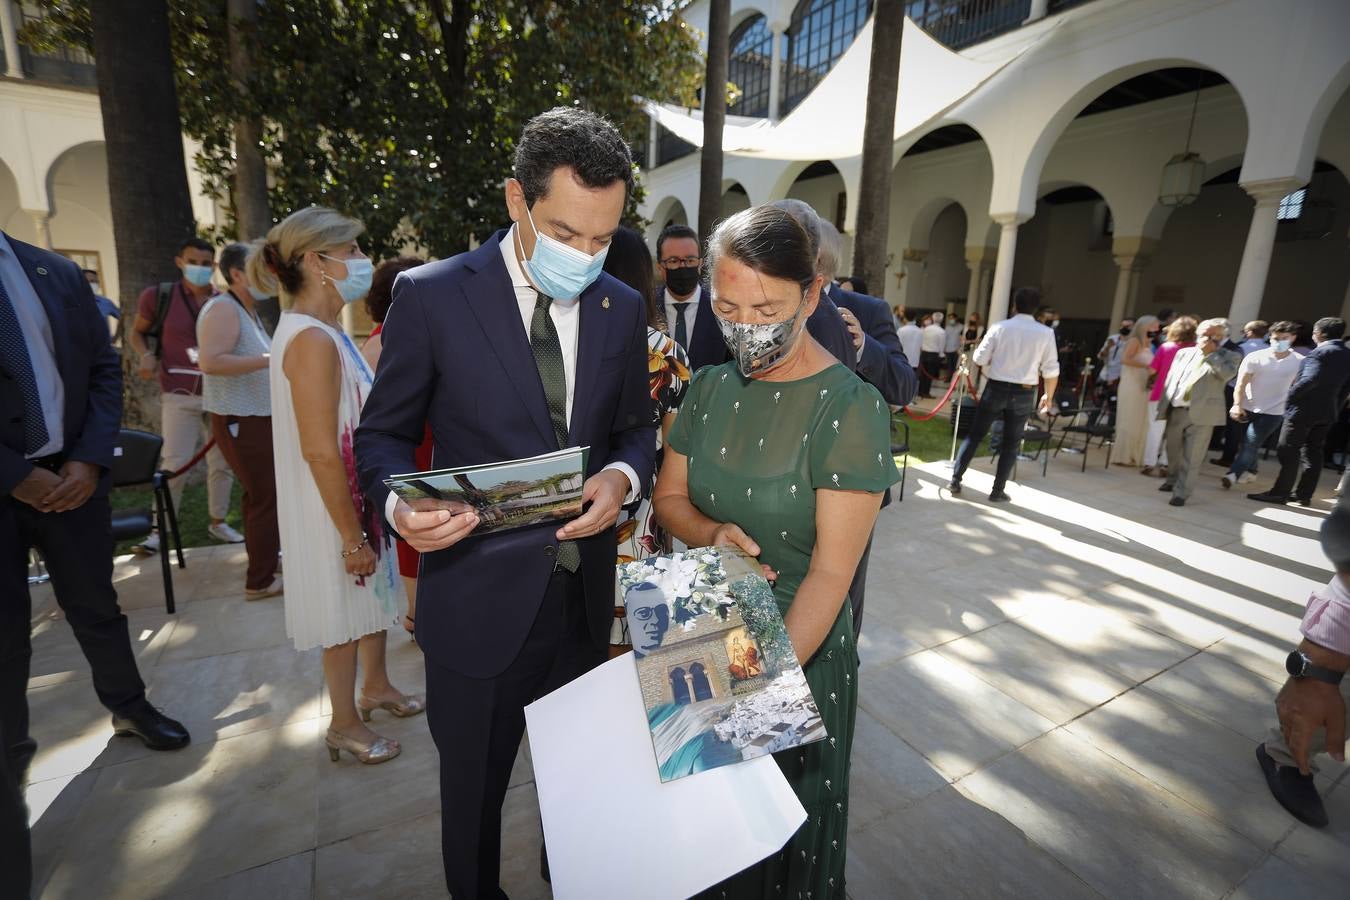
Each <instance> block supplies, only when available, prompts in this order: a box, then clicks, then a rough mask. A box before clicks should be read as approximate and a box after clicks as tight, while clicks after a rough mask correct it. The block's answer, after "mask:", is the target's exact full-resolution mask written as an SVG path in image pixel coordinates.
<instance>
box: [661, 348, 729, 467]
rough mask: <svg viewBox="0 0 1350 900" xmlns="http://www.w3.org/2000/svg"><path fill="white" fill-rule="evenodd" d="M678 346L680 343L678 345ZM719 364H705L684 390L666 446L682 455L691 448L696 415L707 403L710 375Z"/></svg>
mask: <svg viewBox="0 0 1350 900" xmlns="http://www.w3.org/2000/svg"><path fill="white" fill-rule="evenodd" d="M677 346H678V345H677ZM718 368H720V367H719V366H704V367H703V368H701V369H699V370H698V371H697V372H695V373H694V376H693V377H692V378H691V379H690V380H689V386H688V387H687V388H685V390H684V396H683V398H682V399H681V401H680V403H679V410H678V412H676V414H675V423H674V424H673V425H671V426H670V434H669V435H667V437H666V446H668V447H670V448H671V449H672V450H674V451H675V452H676V453H678V454H680V455H681V456H688V455H689V449H690V447H691V446H692V444H693V440H694V430H695V425H696V422H695V416H696V415H697V413H698V410H699V407H700V406H704V405H705V404H706V400H705V399H704V394H706V393H707V391H706V390H705V388H706V386H707V384H708V376H709V374H711V373H712V372H714V371H715V370H716V369H718Z"/></svg>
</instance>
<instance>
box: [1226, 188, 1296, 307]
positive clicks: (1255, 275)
mask: <svg viewBox="0 0 1350 900" xmlns="http://www.w3.org/2000/svg"><path fill="white" fill-rule="evenodd" d="M1303 184H1304V182H1302V181H1299V180H1298V179H1296V178H1280V179H1276V180H1273V181H1262V182H1257V183H1255V184H1244V185H1242V188H1243V190H1245V191H1246V192H1247V193H1248V194H1251V195H1252V198H1253V199H1254V200H1256V207H1255V208H1254V209H1253V210H1252V224H1251V227H1250V228H1249V229H1248V230H1247V246H1246V247H1244V248H1243V250H1242V263H1241V265H1239V266H1238V274H1237V284H1235V285H1233V302H1232V304H1231V305H1230V306H1229V307H1228V321H1229V322H1237V323H1239V327H1240V323H1243V322H1250V321H1251V320H1252V319H1255V318H1256V317H1257V316H1258V315H1259V314H1260V312H1261V299H1262V298H1263V297H1264V296H1265V293H1266V276H1267V275H1269V274H1270V255H1271V253H1272V252H1273V251H1274V249H1275V230H1276V226H1277V225H1278V224H1279V223H1278V220H1277V219H1276V213H1277V212H1279V208H1280V201H1281V200H1282V199H1284V198H1285V197H1286V196H1288V195H1289V193H1290V192H1291V191H1296V190H1298V189H1299V188H1300V187H1302V186H1303Z"/></svg>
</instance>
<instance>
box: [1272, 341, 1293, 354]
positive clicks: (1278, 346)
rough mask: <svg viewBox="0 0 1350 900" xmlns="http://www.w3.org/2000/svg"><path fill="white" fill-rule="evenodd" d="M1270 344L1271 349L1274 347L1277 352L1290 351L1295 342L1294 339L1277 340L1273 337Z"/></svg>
mask: <svg viewBox="0 0 1350 900" xmlns="http://www.w3.org/2000/svg"><path fill="white" fill-rule="evenodd" d="M1270 346H1271V349H1273V350H1274V351H1275V352H1276V353H1288V352H1289V348H1290V347H1292V346H1294V342H1293V341H1277V340H1275V339H1274V338H1271V339H1270Z"/></svg>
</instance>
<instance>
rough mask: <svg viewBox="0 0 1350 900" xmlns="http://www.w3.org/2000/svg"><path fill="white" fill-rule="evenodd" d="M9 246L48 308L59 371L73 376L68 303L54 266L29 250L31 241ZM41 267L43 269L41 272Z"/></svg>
mask: <svg viewBox="0 0 1350 900" xmlns="http://www.w3.org/2000/svg"><path fill="white" fill-rule="evenodd" d="M9 246H10V248H11V249H12V250H13V251H14V256H15V258H16V259H18V261H19V264H20V265H22V266H23V270H24V272H25V273H27V275H28V281H29V283H30V284H32V285H33V291H34V293H36V294H37V295H38V299H40V300H41V301H42V306H43V308H44V309H46V311H47V321H48V323H49V324H50V325H51V329H52V349H53V350H54V351H55V353H56V370H57V371H58V372H60V373H61V378H62V380H65V379H67V378H69V377H70V375H69V373H68V372H67V371H66V367H67V364H68V362H69V360H68V359H67V355H66V354H67V352H68V349H67V348H69V346H70V336H69V334H68V333H67V329H66V310H65V304H64V303H62V301H61V296H60V294H59V293H58V292H57V286H56V285H55V284H54V283H53V281H52V279H53V278H54V277H55V276H54V275H53V274H52V271H51V269H49V268H47V267H46V266H43V265H42V264H41V257H39V256H37V255H35V254H31V253H29V247H28V245H27V244H23V243H20V242H19V241H16V240H14V239H13V238H10V239H9ZM39 270H41V271H39ZM89 302H90V303H92V302H94V298H93V295H92V294H91V295H90V297H89Z"/></svg>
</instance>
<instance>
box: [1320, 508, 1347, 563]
mask: <svg viewBox="0 0 1350 900" xmlns="http://www.w3.org/2000/svg"><path fill="white" fill-rule="evenodd" d="M1321 539H1322V552H1323V553H1325V554H1326V555H1327V559H1329V560H1330V561H1331V564H1332V565H1333V566H1335V567H1336V571H1337V572H1341V573H1350V506H1346V505H1344V504H1341V503H1337V504H1336V505H1335V506H1333V507H1332V508H1331V512H1329V513H1327V517H1326V518H1325V519H1323V520H1322V532H1321Z"/></svg>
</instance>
